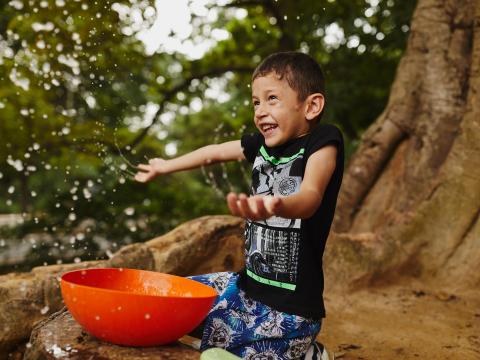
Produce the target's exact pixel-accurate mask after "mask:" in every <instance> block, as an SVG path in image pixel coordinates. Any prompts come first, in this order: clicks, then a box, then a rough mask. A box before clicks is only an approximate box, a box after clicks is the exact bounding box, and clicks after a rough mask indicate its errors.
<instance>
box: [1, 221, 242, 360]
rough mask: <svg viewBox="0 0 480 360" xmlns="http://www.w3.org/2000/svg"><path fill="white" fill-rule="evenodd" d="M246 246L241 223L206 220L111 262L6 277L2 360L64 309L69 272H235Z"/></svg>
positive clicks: (131, 248)
mask: <svg viewBox="0 0 480 360" xmlns="http://www.w3.org/2000/svg"><path fill="white" fill-rule="evenodd" d="M243 245H244V240H243V220H242V219H240V218H237V217H233V216H205V217H201V218H198V219H195V220H192V221H189V222H187V223H184V224H182V225H180V226H178V227H177V228H175V229H173V230H172V231H170V232H169V233H167V234H165V235H162V236H159V237H157V238H155V239H152V240H150V241H147V242H145V243H136V244H131V245H128V246H125V247H123V248H121V249H120V250H119V251H118V252H117V253H115V254H114V256H113V257H112V258H111V259H109V260H104V261H85V262H81V263H78V264H62V265H51V266H42V267H38V268H34V269H33V270H32V271H31V272H29V273H10V274H7V275H2V276H0V360H1V359H9V360H11V359H13V358H17V357H20V356H21V353H23V346H24V345H23V344H25V343H26V342H27V341H28V338H29V337H30V333H31V331H32V328H33V327H34V326H35V325H36V324H37V323H38V322H39V321H41V320H42V319H45V318H47V317H48V316H49V315H51V314H52V313H54V312H57V311H59V310H60V309H61V308H62V307H63V302H62V298H61V294H60V286H59V280H60V277H61V276H62V274H63V273H65V272H67V271H72V270H77V269H82V268H83V269H86V268H92V267H125V268H134V269H142V270H151V271H158V272H163V273H169V274H174V275H180V276H187V275H196V274H202V273H210V272H217V271H226V270H230V271H236V270H239V269H241V268H242V267H243V263H244V260H243ZM17 354H20V355H17ZM20 358H21V357H20Z"/></svg>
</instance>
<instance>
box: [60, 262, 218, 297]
mask: <svg viewBox="0 0 480 360" xmlns="http://www.w3.org/2000/svg"><path fill="white" fill-rule="evenodd" d="M89 270H118V271H120V272H121V271H124V270H127V271H131V270H133V271H141V272H148V273H154V274H163V275H168V276H171V277H175V278H180V279H182V280H186V281H187V282H189V281H194V282H195V283H197V284H200V285H202V286H206V287H208V288H209V289H211V290H212V295H210V296H166V295H150V294H137V293H133V292H131V291H123V290H115V289H107V288H103V287H97V286H89V285H81V284H76V283H74V282H72V281H68V280H65V278H64V277H65V276H67V275H69V274H72V273H78V272H82V271H89ZM60 284H61V285H62V284H64V285H69V284H72V285H75V287H80V288H85V289H96V290H101V291H104V292H107V293H118V294H128V295H133V296H140V297H145V298H165V299H211V298H216V297H218V293H217V290H216V289H214V288H213V287H211V286H208V285H205V284H203V283H201V282H199V281H195V280H192V279H188V278H186V277H182V276H178V275H172V274H167V273H162V272H159V271H151V270H141V269H133V268H125V267H118V268H115V267H106V268H102V267H93V268H87V269H77V270H71V271H67V272H65V273H63V274H62V276H61V277H60ZM62 295H63V291H62Z"/></svg>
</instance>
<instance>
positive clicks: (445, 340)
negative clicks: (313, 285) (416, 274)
mask: <svg viewBox="0 0 480 360" xmlns="http://www.w3.org/2000/svg"><path fill="white" fill-rule="evenodd" d="M325 295H326V297H325V299H326V307H327V318H326V319H325V320H324V323H323V327H322V331H321V334H320V336H319V338H318V340H319V341H320V342H322V343H323V344H325V345H326V347H327V349H328V350H329V352H330V353H334V354H335V358H336V359H341V360H352V359H367V360H382V359H385V360H391V359H402V360H403V359H435V360H442V359H448V360H453V359H462V360H470V359H471V360H474V359H475V360H478V359H480V289H475V290H468V291H467V290H464V291H461V292H460V291H452V290H449V289H445V288H443V289H435V288H433V287H432V286H428V285H425V284H420V283H416V282H414V283H411V282H410V283H408V284H402V285H395V286H390V287H381V288H379V287H376V288H369V289H364V290H360V291H357V292H354V293H351V294H350V295H348V296H339V295H330V296H329V295H328V294H325Z"/></svg>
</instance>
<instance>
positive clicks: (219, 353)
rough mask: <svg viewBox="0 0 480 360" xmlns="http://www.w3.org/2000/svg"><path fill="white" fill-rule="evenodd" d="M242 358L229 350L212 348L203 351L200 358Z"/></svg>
mask: <svg viewBox="0 0 480 360" xmlns="http://www.w3.org/2000/svg"><path fill="white" fill-rule="evenodd" d="M238 359H241V358H239V357H238V356H236V355H233V354H232V353H229V352H228V351H227V350H223V349H219V348H212V349H208V350H205V351H204V352H202V355H201V356H200V360H238Z"/></svg>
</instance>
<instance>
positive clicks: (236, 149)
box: [135, 140, 245, 182]
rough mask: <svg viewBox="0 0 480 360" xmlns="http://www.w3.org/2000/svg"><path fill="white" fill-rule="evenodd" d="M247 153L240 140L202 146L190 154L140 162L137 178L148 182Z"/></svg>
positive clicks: (238, 158) (237, 158)
mask: <svg viewBox="0 0 480 360" xmlns="http://www.w3.org/2000/svg"><path fill="white" fill-rule="evenodd" d="M244 159H245V155H244V154H243V149H242V145H241V142H240V140H234V141H228V142H224V143H222V144H212V145H207V146H204V147H201V148H199V149H197V150H194V151H192V152H190V153H188V154H185V155H182V156H179V157H177V158H173V159H168V160H165V159H161V158H155V159H151V160H149V162H148V164H139V165H138V169H139V171H138V172H137V174H136V175H135V180H137V181H139V182H147V181H150V180H152V179H153V178H155V177H156V176H159V175H163V174H170V173H173V172H177V171H182V170H189V169H194V168H197V167H200V166H204V165H209V164H214V163H218V162H224V161H231V160H244Z"/></svg>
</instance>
